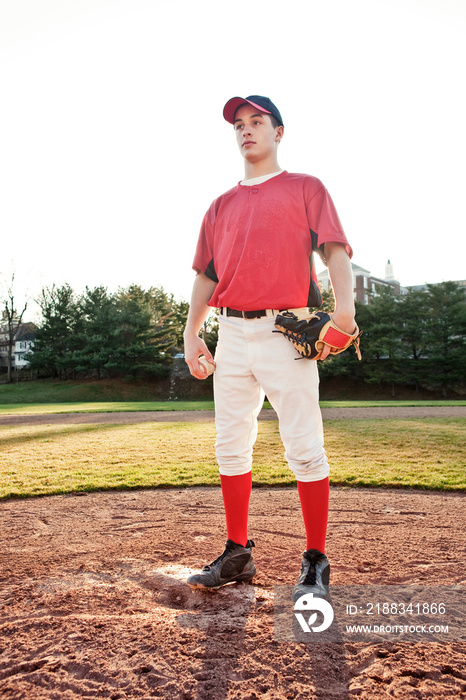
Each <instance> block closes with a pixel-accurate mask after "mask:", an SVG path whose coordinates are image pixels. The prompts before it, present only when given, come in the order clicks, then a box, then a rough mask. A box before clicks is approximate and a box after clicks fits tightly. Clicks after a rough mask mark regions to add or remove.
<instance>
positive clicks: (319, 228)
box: [305, 181, 353, 262]
mask: <svg viewBox="0 0 466 700" xmlns="http://www.w3.org/2000/svg"><path fill="white" fill-rule="evenodd" d="M317 183H318V184H317V191H316V188H315V182H314V183H312V182H308V183H306V185H305V200H306V213H307V220H308V224H309V229H310V232H311V236H312V243H313V249H314V250H316V251H317V252H318V253H319V255H320V257H321V258H322V260H323V261H324V262H325V256H324V244H325V243H341V244H343V245H344V246H345V248H346V252H347V253H348V255H349V257H350V258H351V257H352V256H353V249H352V248H351V246H350V244H349V243H348V239H347V238H346V235H345V232H344V231H343V226H342V225H341V221H340V219H339V217H338V214H337V210H336V209H335V205H334V203H333V201H332V198H331V197H330V194H329V193H328V191H327V190H326V188H325V187H324V185H323V184H322V183H321V182H320V181H317Z"/></svg>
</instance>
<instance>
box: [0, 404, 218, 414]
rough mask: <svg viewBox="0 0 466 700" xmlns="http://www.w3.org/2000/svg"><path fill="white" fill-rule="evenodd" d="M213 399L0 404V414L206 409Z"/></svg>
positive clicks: (211, 405)
mask: <svg viewBox="0 0 466 700" xmlns="http://www.w3.org/2000/svg"><path fill="white" fill-rule="evenodd" d="M213 408H214V402H213V401H107V402H99V401H94V402H88V403H56V404H55V403H42V404H0V415H30V414H37V413H40V414H44V415H46V414H48V413H118V412H122V411H202V410H204V411H207V410H212V409H213Z"/></svg>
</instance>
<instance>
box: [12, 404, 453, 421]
mask: <svg viewBox="0 0 466 700" xmlns="http://www.w3.org/2000/svg"><path fill="white" fill-rule="evenodd" d="M322 417H323V419H324V421H325V420H344V419H346V420H364V419H374V418H377V419H378V418H380V419H382V418H429V417H430V418H466V406H398V407H396V406H387V407H385V406H372V407H362V408H323V409H322ZM259 418H260V420H277V414H276V413H275V411H273V410H271V409H264V410H263V411H261V413H260V415H259ZM213 419H214V412H213V411H121V412H119V411H118V412H117V411H115V412H109V413H84V412H81V413H48V414H43V415H42V414H34V413H30V414H25V415H18V416H15V415H8V414H6V415H1V416H0V425H42V424H44V423H46V424H60V423H67V424H73V425H76V424H78V425H79V424H83V423H114V424H115V423H119V424H121V423H128V424H129V423H153V422H180V421H181V422H184V421H189V422H194V421H196V422H197V421H210V420H213Z"/></svg>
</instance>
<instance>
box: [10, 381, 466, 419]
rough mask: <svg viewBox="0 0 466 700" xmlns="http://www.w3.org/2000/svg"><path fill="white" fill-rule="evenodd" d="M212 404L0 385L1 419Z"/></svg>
mask: <svg viewBox="0 0 466 700" xmlns="http://www.w3.org/2000/svg"><path fill="white" fill-rule="evenodd" d="M413 405H418V406H451V405H456V406H458V405H459V406H466V399H448V400H441V401H433V400H423V401H416V400H409V401H392V400H376V401H364V400H358V401H322V402H321V406H323V407H327V406H331V407H335V408H336V407H341V406H348V407H349V406H413ZM212 408H213V402H212V401H204V400H202V401H165V400H156V397H155V396H154V388H153V387H151V385H150V384H149V385H148V384H144V383H138V382H134V381H125V380H123V379H119V380H117V379H112V380H102V381H51V380H41V381H31V382H19V383H16V384H2V385H0V415H1V414H14V413H68V412H70V411H86V412H91V411H105V412H108V411H173V410H178V411H181V410H194V411H195V410H200V409H204V410H209V409H212Z"/></svg>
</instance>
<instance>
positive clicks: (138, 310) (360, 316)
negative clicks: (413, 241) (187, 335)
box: [27, 282, 466, 396]
mask: <svg viewBox="0 0 466 700" xmlns="http://www.w3.org/2000/svg"><path fill="white" fill-rule="evenodd" d="M323 296H324V306H323V308H324V309H325V310H328V311H330V312H331V311H332V310H333V305H334V300H333V295H332V293H331V292H324V295H323ZM38 303H39V306H40V309H41V313H42V319H41V322H40V323H39V326H38V329H37V332H36V338H35V344H34V351H33V352H32V353H30V354H29V356H28V358H27V359H28V360H29V362H30V368H31V370H32V371H33V372H35V373H37V375H38V376H47V377H57V378H62V379H65V378H75V377H78V376H94V377H97V378H102V377H112V376H132V377H152V378H165V377H167V376H168V375H169V374H170V368H171V366H172V363H173V357H174V355H175V354H176V353H177V352H182V350H183V330H184V326H185V323H186V318H187V313H188V303H187V302H185V301H177V300H176V299H175V298H174V297H173V295H172V294H169V293H167V292H165V291H164V289H163V288H162V287H151V288H150V289H147V290H146V289H143V288H142V287H140V286H138V285H132V286H130V287H128V288H124V289H123V288H120V289H119V290H118V291H117V292H115V293H112V294H111V293H109V292H108V291H107V289H106V288H104V287H96V288H94V289H90V288H86V291H85V292H84V293H83V294H79V295H78V294H76V293H75V292H74V291H73V289H72V288H71V287H70V286H69V285H68V284H65V285H63V286H55V285H53V286H52V287H46V288H44V289H43V290H42V293H41V296H40V298H39V299H38ZM356 311H357V321H358V324H359V327H360V328H361V330H362V333H363V334H362V336H361V351H362V361H361V362H359V361H358V360H357V358H356V354H355V353H354V351H353V349H352V348H350V349H349V350H348V351H347V352H345V353H343V354H341V355H338V356H336V357H333V358H330V359H328V360H326V361H325V362H323V363H321V364H320V375H321V380H322V381H323V382H325V381H326V380H327V379H330V378H332V377H335V376H340V377H348V378H350V379H351V380H354V381H359V382H364V383H367V384H372V385H381V386H382V385H383V386H387V385H388V386H390V387H391V392H392V395H396V390H397V387H399V386H409V387H413V388H415V389H416V390H418V391H419V390H421V389H428V390H436V391H441V392H442V393H443V394H444V395H445V396H446V395H448V393H449V392H450V393H455V392H458V393H462V392H464V390H465V387H466V288H465V287H464V286H462V285H459V284H457V283H455V282H442V283H441V284H435V285H427V286H426V288H425V289H420V290H419V289H410V290H408V292H407V294H404V295H400V296H395V295H394V294H393V292H392V289H391V288H389V287H385V286H381V287H379V288H378V289H377V290H376V293H375V294H373V295H372V296H371V298H370V303H369V304H368V305H367V306H366V305H363V304H359V303H356ZM204 331H205V339H206V341H207V344H208V346H209V348H210V349H211V351H214V350H215V345H216V342H217V331H218V324H217V320H216V315H215V314H213V316H212V320H211V321H210V323H209V325H208V326H206V328H205V329H204Z"/></svg>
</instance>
